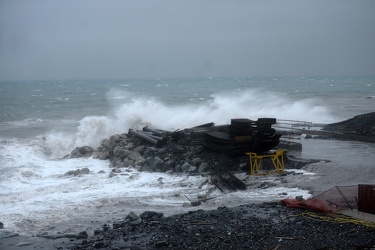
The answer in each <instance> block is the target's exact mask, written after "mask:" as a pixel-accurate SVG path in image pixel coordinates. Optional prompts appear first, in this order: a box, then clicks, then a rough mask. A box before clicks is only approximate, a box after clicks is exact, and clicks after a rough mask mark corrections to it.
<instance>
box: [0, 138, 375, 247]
mask: <svg viewBox="0 0 375 250" xmlns="http://www.w3.org/2000/svg"><path fill="white" fill-rule="evenodd" d="M329 133H331V132H329ZM352 136H354V137H355V136H356V135H355V134H354V135H353V134H350V136H349V137H347V136H346V135H345V136H344V137H341V138H340V139H342V140H348V138H352ZM357 136H358V135H357ZM362 136H363V135H361V136H360V137H358V140H361V141H362V139H361V138H362ZM367 136H368V135H367ZM368 137H369V138H371V137H372V135H370V136H368ZM324 138H325V139H327V138H329V139H330V140H336V139H337V138H336V137H334V136H332V137H330V136H328V137H324ZM319 164H320V163H319V162H318V163H310V164H307V165H306V166H305V167H304V169H308V170H311V171H312V172H318V171H320V170H321V171H323V173H321V174H322V175H327V177H324V178H326V179H327V178H330V177H329V176H328V175H329V173H328V172H324V171H328V170H327V169H323V168H322V167H321V166H318V165H319ZM328 164H329V163H328ZM319 167H320V169H318V168H319ZM330 171H331V173H330V174H332V173H333V170H330ZM355 181H356V179H354V178H353V182H355ZM286 185H291V186H295V185H297V186H305V185H306V184H304V183H292V182H289V183H288V184H286ZM316 185H318V184H316ZM305 187H306V186H305ZM306 188H309V187H306ZM310 188H311V187H310ZM304 213H305V211H304V210H300V209H292V208H286V207H284V206H281V205H279V204H275V203H272V204H247V205H241V206H234V207H230V208H229V207H219V208H217V209H214V210H207V211H204V210H202V209H201V208H200V207H199V206H198V207H196V209H195V210H194V211H191V212H187V213H182V214H181V213H180V214H176V215H171V216H167V217H164V216H163V217H160V216H156V217H155V214H153V216H154V217H152V216H151V219H149V218H147V217H146V219H145V218H141V220H139V218H140V217H142V214H135V215H132V216H133V219H134V220H133V219H129V218H128V219H126V217H127V216H129V215H130V214H124V215H123V217H124V220H123V221H120V222H119V221H110V220H108V223H106V225H100V226H99V227H97V228H98V229H97V230H96V231H95V230H94V231H90V232H88V231H82V232H74V233H72V234H61V235H44V236H43V235H41V236H39V237H31V236H17V235H13V236H12V235H10V236H9V237H3V238H1V241H0V249H10V250H12V249H22V250H25V249H168V248H169V249H175V248H177V247H178V248H179V249H206V248H208V247H209V248H215V247H216V248H219V249H220V248H229V247H234V248H236V249H242V248H249V247H251V248H252V249H290V248H294V249H322V248H325V249H371V248H374V246H375V239H374V236H373V228H371V227H367V226H364V225H363V224H359V225H358V224H354V223H352V222H348V223H340V222H328V221H325V220H318V221H315V220H312V219H311V218H306V217H305V216H304ZM132 216H131V217H132ZM321 218H324V217H321ZM140 221H141V222H140ZM139 222H140V223H139ZM92 224H93V225H91V227H95V226H97V223H94V222H92ZM118 224H120V225H121V226H120V227H118ZM115 225H117V226H115Z"/></svg>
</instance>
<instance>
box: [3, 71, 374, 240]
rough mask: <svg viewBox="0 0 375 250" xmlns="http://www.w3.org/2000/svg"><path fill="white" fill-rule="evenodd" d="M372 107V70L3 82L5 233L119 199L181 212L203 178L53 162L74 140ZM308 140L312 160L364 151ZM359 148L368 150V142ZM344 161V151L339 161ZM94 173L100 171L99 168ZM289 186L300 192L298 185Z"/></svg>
mask: <svg viewBox="0 0 375 250" xmlns="http://www.w3.org/2000/svg"><path fill="white" fill-rule="evenodd" d="M373 111H375V77H360V78H358V77H352V78H348V77H347V78H308V77H300V78H191V79H188V78H186V79H132V80H112V81H43V82H38V81H30V82H0V210H1V214H0V221H1V222H3V223H4V224H5V227H6V228H8V229H10V230H15V231H19V232H21V233H26V234H33V232H32V230H33V228H34V229H35V230H39V229H40V228H42V227H46V226H48V225H51V224H53V223H56V222H58V221H61V220H64V219H69V218H74V216H82V214H83V213H84V212H86V213H94V214H95V211H96V210H97V209H99V208H102V207H111V206H113V205H116V204H122V203H124V202H125V203H126V202H128V203H129V204H128V205H129V206H130V205H131V204H132V205H133V206H135V205H136V204H148V205H150V204H154V205H155V206H156V205H160V204H163V205H169V206H171V207H173V208H174V209H176V210H178V209H179V208H180V207H181V205H182V203H183V202H185V201H186V200H185V198H184V197H181V196H178V195H176V194H178V193H187V194H191V195H193V194H196V193H197V192H202V190H195V189H194V188H193V189H191V188H189V187H191V186H197V185H199V183H200V182H201V181H203V180H202V177H187V176H172V175H167V174H156V175H155V174H147V173H137V172H135V171H131V172H130V173H129V176H127V177H119V178H117V177H116V178H111V179H110V178H108V172H109V170H108V162H107V161H99V160H94V159H69V160H60V159H61V157H63V156H64V155H66V154H67V153H70V152H71V150H72V149H74V148H75V147H77V146H83V145H90V146H93V147H96V146H98V145H99V144H100V141H101V140H102V139H104V138H107V137H108V136H110V135H112V134H115V133H124V132H127V131H128V129H129V128H138V127H139V128H141V127H143V126H145V125H148V126H150V127H153V128H159V129H167V130H175V129H183V128H187V127H191V126H196V125H200V124H203V123H207V122H215V123H216V124H228V123H230V119H232V118H239V117H241V118H249V119H255V120H256V119H257V118H259V117H276V118H278V119H293V120H301V121H311V122H314V123H330V122H335V121H340V120H344V119H348V118H351V117H353V116H355V115H359V114H362V113H367V112H373ZM306 143H307V144H306ZM305 144H306V147H305V151H304V152H302V153H301V154H302V156H307V157H316V158H322V157H323V158H324V157H326V156H327V157H330V154H336V152H337V151H339V150H340V148H343V149H345V150H347V151H350V152H351V154H347V155H351V156H350V157H349V156H347V158H348V159H349V158H350V159H352V155H353V154H354V155H359V152H362V151H361V149H363V147H362V145H359V146H358V144H350V143H343V144H340V145H337V144H335V146H332V145H330V144H328V143H324V142H321V143H320V147H319V150H318V148H314V146H311V145H310V144H309V142H305ZM366 145H367V146H366V148H367V149H368V150H369V154H372V155H373V153H375V152H373V151H374V149H373V147H372V145H371V144H366ZM332 147H333V149H332ZM330 148H331V149H332V153H330V150H331V149H330ZM321 151H322V152H321ZM323 152H324V153H326V155H324V154H323ZM366 155H368V154H366ZM364 157H365V158H363V157H362V159H364V160H366V161H368V160H369V159H370V158H366V156H364ZM331 158H334V157H331ZM345 162H348V161H346V160H345V157H344V158H343V159H341V160H340V161H339V164H345ZM83 167H88V168H89V169H90V170H91V172H90V174H89V175H88V176H85V177H73V178H72V177H65V176H64V173H65V172H67V171H70V170H75V169H78V168H83ZM100 170H104V171H105V172H106V174H98V172H99V171H100ZM130 176H132V178H129V177H130ZM159 177H162V178H163V179H164V180H165V181H164V183H165V184H163V185H161V184H160V182H159V181H158V178H159ZM181 183H183V185H182V184H181ZM287 192H289V193H294V194H295V193H296V192H297V193H298V192H300V193H302V194H305V195H307V192H306V191H304V190H299V189H287ZM275 193H276V194H277V193H282V192H281V191H280V190H277V191H276V190H269V192H268V193H267V194H266V195H264V194H259V196H256V193H255V194H254V193H251V194H250V193H245V194H244V193H238V194H236V195H237V196H239V197H238V201H239V202H247V200H259V199H267V197H268V198H269V197H274V198H275ZM171 197H174V198H171ZM260 197H263V198H260ZM276 197H277V195H276ZM224 204H225V202H224Z"/></svg>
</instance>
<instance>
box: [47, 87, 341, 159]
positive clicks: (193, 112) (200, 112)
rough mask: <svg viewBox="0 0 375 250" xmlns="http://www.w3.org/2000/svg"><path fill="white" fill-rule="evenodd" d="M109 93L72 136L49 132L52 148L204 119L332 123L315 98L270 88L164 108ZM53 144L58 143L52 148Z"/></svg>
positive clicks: (96, 142)
mask: <svg viewBox="0 0 375 250" xmlns="http://www.w3.org/2000/svg"><path fill="white" fill-rule="evenodd" d="M107 97H108V99H109V101H110V102H111V104H112V107H113V108H112V111H111V112H109V114H108V115H107V116H87V117H85V118H83V119H82V120H81V121H80V122H79V126H78V127H77V131H76V133H74V134H70V135H66V134H64V135H61V134H60V135H58V134H52V135H49V136H47V137H46V138H47V141H48V144H50V145H51V148H59V149H61V148H62V147H65V148H66V150H65V152H64V153H68V152H69V150H72V149H73V148H74V147H77V146H83V145H89V146H92V147H97V146H99V145H100V142H101V141H102V140H103V139H105V138H108V137H109V136H111V135H113V134H116V133H127V131H128V130H129V129H130V128H133V129H141V128H142V127H144V126H150V127H153V128H157V129H165V130H170V131H174V130H176V129H184V128H189V127H193V126H197V125H200V124H204V123H207V122H214V123H216V124H218V125H221V124H229V123H230V119H232V118H249V119H255V120H256V119H258V118H260V117H277V118H278V119H293V120H302V121H314V122H322V123H324V122H329V121H334V119H333V118H332V117H331V115H330V114H329V111H328V110H327V109H326V108H325V107H323V106H320V105H319V104H318V102H317V101H316V100H313V99H303V100H297V101H292V100H288V99H286V98H285V97H280V96H278V95H276V94H275V93H272V92H262V91H256V90H247V91H242V92H236V93H233V94H231V95H228V94H216V95H213V96H212V99H211V100H209V101H208V102H206V103H199V104H181V105H174V106H168V105H166V104H164V103H162V102H160V101H158V100H156V99H155V98H153V97H147V96H136V97H134V95H132V93H130V92H125V91H118V90H116V91H115V90H113V91H110V92H109V93H108V95H107ZM120 99H121V100H122V101H119V100H120ZM63 141H64V142H63ZM53 143H56V144H57V145H56V146H53ZM51 151H52V152H55V151H54V150H51ZM59 151H61V150H59ZM55 153H57V151H56V152H55ZM60 156H61V155H60Z"/></svg>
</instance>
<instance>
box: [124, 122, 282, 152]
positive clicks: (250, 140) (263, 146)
mask: <svg viewBox="0 0 375 250" xmlns="http://www.w3.org/2000/svg"><path fill="white" fill-rule="evenodd" d="M273 124H276V118H259V119H258V120H257V121H253V120H250V119H246V118H241V119H231V124H230V125H219V126H215V124H214V123H207V124H203V125H200V126H197V127H193V128H189V129H185V130H181V131H175V132H172V135H171V136H172V137H173V138H174V139H176V140H181V139H183V141H184V143H185V144H190V145H193V146H199V145H204V146H205V147H206V148H207V149H209V150H213V151H216V152H219V153H222V154H226V155H244V154H245V153H247V152H254V153H258V154H259V153H264V152H267V151H269V150H271V149H273V148H274V147H276V146H277V144H279V142H280V137H281V134H278V133H276V130H275V129H274V128H272V125H273ZM129 134H132V135H135V136H137V137H139V138H142V139H144V140H147V141H148V142H151V143H153V144H155V145H156V146H162V145H163V137H161V136H160V135H161V133H160V132H158V131H156V130H152V129H149V128H148V127H145V128H143V130H142V131H134V130H132V129H130V130H129Z"/></svg>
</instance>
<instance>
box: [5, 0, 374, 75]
mask: <svg viewBox="0 0 375 250" xmlns="http://www.w3.org/2000/svg"><path fill="white" fill-rule="evenodd" d="M340 75H343V76H348V75H375V1H374V0H329V1H327V0H258V1H256V0H227V1H223V0H183V1H182V0H132V1H130V0H64V1H61V0H0V80H52V79H56V80H58V79H62V80H64V79H119V78H138V77H142V78H143V77H197V76H204V77H206V76H340Z"/></svg>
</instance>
